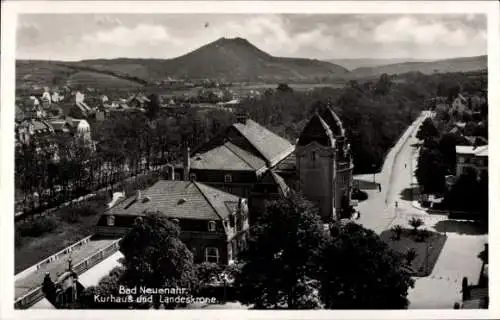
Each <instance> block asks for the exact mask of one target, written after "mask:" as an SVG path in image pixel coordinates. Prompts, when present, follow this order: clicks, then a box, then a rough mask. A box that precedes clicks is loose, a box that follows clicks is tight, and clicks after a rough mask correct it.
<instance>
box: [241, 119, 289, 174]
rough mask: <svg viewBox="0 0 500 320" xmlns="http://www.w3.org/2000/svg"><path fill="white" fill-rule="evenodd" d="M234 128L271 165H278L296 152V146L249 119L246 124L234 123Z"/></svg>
mask: <svg viewBox="0 0 500 320" xmlns="http://www.w3.org/2000/svg"><path fill="white" fill-rule="evenodd" d="M233 127H234V128H235V129H236V130H238V132H239V133H240V134H241V135H242V136H243V137H244V138H245V139H246V140H247V141H248V142H249V143H250V144H251V145H252V146H253V147H254V148H255V149H256V150H257V151H258V152H259V153H260V154H261V155H262V157H263V158H264V159H266V160H267V161H268V162H269V163H270V164H271V165H274V164H276V163H277V162H279V161H280V160H282V159H283V158H285V157H286V156H287V155H288V154H290V153H291V152H292V151H293V150H294V146H293V145H292V144H291V143H290V142H289V141H288V140H286V139H284V138H282V137H280V136H278V135H277V134H275V133H274V132H272V131H270V130H268V129H266V128H265V127H263V126H261V125H260V124H258V123H257V122H255V121H253V120H251V119H247V120H246V122H245V123H240V122H238V123H234V124H233Z"/></svg>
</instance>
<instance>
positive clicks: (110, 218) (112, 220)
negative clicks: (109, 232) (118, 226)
mask: <svg viewBox="0 0 500 320" xmlns="http://www.w3.org/2000/svg"><path fill="white" fill-rule="evenodd" d="M114 225H115V216H108V226H114Z"/></svg>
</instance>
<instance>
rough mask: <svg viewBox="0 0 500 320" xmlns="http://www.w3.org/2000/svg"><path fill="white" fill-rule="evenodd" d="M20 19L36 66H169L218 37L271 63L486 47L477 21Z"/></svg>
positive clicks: (370, 17)
mask: <svg viewBox="0 0 500 320" xmlns="http://www.w3.org/2000/svg"><path fill="white" fill-rule="evenodd" d="M21 18H22V19H23V20H21V22H24V23H21V24H20V25H19V26H18V48H19V52H20V54H22V55H23V56H30V57H31V56H35V55H36V56H37V57H39V58H41V59H43V56H50V57H55V56H57V57H65V56H66V57H68V59H72V60H74V59H92V58H115V57H143V58H173V57H177V56H180V55H183V54H186V53H187V52H190V51H192V50H195V49H197V48H199V47H201V46H203V45H205V44H208V43H210V42H212V41H215V40H217V39H218V38H221V37H226V38H234V37H242V38H246V39H247V40H248V41H250V42H251V43H252V44H254V45H255V46H257V47H258V48H260V49H261V50H263V51H266V52H268V53H269V54H272V55H274V56H289V57H303V58H317V59H332V58H348V57H349V58H366V57H373V58H391V57H405V58H406V57H411V58H422V59H423V58H430V59H434V58H436V59H441V58H447V57H457V56H473V55H479V54H485V52H486V43H487V41H486V16H485V15H480V14H479V15H478V14H474V15H466V14H460V15H459V14H415V15H412V14H406V15H401V14H357V15H351V14H339V15H326V14H325V15H323V14H312V15H273V14H193V15H178V14H158V15H156V14H150V15H144V14H136V15H134V14H129V15H111V14H109V15H104V14H100V15H94V17H93V20H92V18H91V19H90V23H89V15H87V14H67V15H60V14H59V15H24V16H22V17H21ZM207 22H208V23H209V26H208V27H205V23H207ZM125 48H126V50H124V49H125ZM54 59H55V58H54Z"/></svg>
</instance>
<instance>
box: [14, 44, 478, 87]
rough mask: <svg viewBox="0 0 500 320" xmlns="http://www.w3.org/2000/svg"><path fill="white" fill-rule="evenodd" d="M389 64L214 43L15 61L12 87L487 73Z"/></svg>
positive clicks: (461, 62)
mask: <svg viewBox="0 0 500 320" xmlns="http://www.w3.org/2000/svg"><path fill="white" fill-rule="evenodd" d="M404 60H408V59H404ZM394 61H401V59H390V60H383V59H337V60H331V61H330V62H327V61H319V60H316V59H304V58H286V57H275V56H272V55H270V54H268V53H266V52H264V51H262V50H260V49H259V48H257V47H256V46H254V45H253V44H251V43H250V42H249V41H248V40H246V39H243V38H234V39H227V38H220V39H218V40H216V41H214V42H211V43H209V44H207V45H204V46H202V47H200V48H198V49H196V50H194V51H192V52H189V53H187V54H185V55H182V56H180V57H177V58H173V59H134V58H117V59H95V60H83V61H78V62H63V61H40V60H37V61H26V60H18V61H17V63H16V84H17V88H18V89H23V88H25V89H27V90H30V89H31V88H32V87H33V86H34V85H36V86H40V87H43V86H55V85H56V86H65V85H68V86H71V87H73V86H81V87H91V88H100V89H104V90H106V89H117V88H119V89H125V90H129V89H131V90H135V89H138V88H142V87H144V86H148V85H154V84H155V83H157V81H160V80H167V79H169V80H171V79H188V80H196V79H212V80H216V79H217V80H219V81H225V82H250V83H256V82H259V83H261V82H264V83H266V82H267V83H279V82H286V83H293V82H298V83H300V82H302V83H326V82H328V81H343V80H350V79H363V78H374V77H379V76H380V75H381V74H383V73H387V74H402V73H408V72H421V73H424V74H433V73H446V72H467V71H476V70H481V69H486V68H487V56H478V57H468V58H455V59H446V60H439V61H412V60H410V61H405V62H398V63H390V64H384V63H387V62H394ZM331 62H337V63H331ZM339 64H343V65H344V66H345V67H342V66H340V65H339ZM379 64H383V65H379ZM360 65H364V67H359V68H355V69H354V70H352V71H348V70H347V68H346V67H351V68H352V67H354V66H360Z"/></svg>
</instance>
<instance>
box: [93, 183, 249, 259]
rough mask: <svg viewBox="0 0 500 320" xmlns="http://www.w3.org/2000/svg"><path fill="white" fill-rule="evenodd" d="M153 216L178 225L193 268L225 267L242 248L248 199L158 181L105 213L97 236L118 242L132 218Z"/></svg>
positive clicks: (199, 186)
mask: <svg viewBox="0 0 500 320" xmlns="http://www.w3.org/2000/svg"><path fill="white" fill-rule="evenodd" d="M156 211H159V212H160V213H161V214H163V215H165V216H166V217H168V218H169V219H170V220H171V221H172V222H174V223H176V224H178V225H179V227H180V230H181V235H180V238H181V240H182V241H183V242H184V243H185V244H186V246H187V247H188V249H190V250H191V252H192V253H193V255H194V261H195V263H201V262H214V263H219V264H230V263H232V261H233V260H234V259H235V257H236V255H237V254H238V252H239V251H240V250H242V248H244V247H245V244H246V239H247V238H246V237H247V231H248V228H249V223H248V204H247V199H244V198H240V197H238V196H235V195H232V194H229V193H226V192H224V191H221V190H218V189H215V188H213V187H211V186H208V185H205V184H203V183H200V182H196V181H172V180H160V181H158V182H157V183H156V184H155V185H153V186H152V187H151V188H149V189H147V190H145V191H143V192H138V194H137V195H136V196H135V197H132V198H129V199H126V200H124V201H122V202H120V203H119V204H117V205H116V206H114V207H113V208H111V209H110V210H108V211H107V212H105V213H104V214H103V215H102V216H101V218H100V220H99V222H98V224H97V228H96V234H97V235H101V236H123V235H125V234H126V233H127V232H128V230H130V228H132V226H133V224H134V221H135V219H136V218H137V217H139V216H143V215H145V214H147V212H156Z"/></svg>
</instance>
